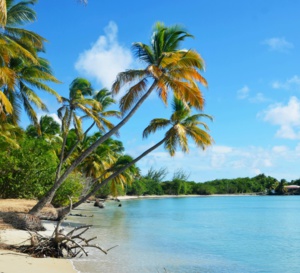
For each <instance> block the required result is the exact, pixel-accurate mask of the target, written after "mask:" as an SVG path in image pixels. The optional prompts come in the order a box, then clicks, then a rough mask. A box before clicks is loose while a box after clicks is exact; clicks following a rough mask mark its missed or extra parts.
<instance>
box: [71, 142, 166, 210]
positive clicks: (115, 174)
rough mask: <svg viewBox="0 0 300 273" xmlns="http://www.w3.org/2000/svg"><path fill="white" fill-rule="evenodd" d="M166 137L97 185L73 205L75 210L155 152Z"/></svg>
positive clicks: (95, 180)
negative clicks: (110, 182)
mask: <svg viewBox="0 0 300 273" xmlns="http://www.w3.org/2000/svg"><path fill="white" fill-rule="evenodd" d="M166 139H167V138H166V137H165V138H163V139H162V140H161V141H159V142H158V143H156V144H155V145H153V146H152V147H151V148H149V149H148V150H147V151H145V152H143V153H142V154H141V155H140V156H138V157H137V158H135V159H134V160H132V161H131V162H130V163H128V164H126V165H125V166H124V167H122V168H120V169H119V170H118V171H116V172H115V173H113V174H112V175H110V176H109V177H108V178H106V179H104V180H103V181H102V182H101V183H99V184H97V185H96V186H95V187H94V188H93V190H91V191H90V192H89V193H88V194H87V195H86V196H84V197H82V198H81V199H80V200H79V201H78V202H76V203H74V204H73V209H74V208H76V207H78V206H79V205H81V204H82V203H84V202H85V201H86V200H87V199H88V198H90V197H91V196H92V195H94V194H95V193H96V192H97V191H98V190H99V189H100V188H102V187H103V186H105V185H106V184H107V183H108V182H109V181H110V180H112V179H114V178H115V177H116V176H118V175H119V174H120V173H122V172H124V171H125V170H126V169H128V168H129V167H131V166H132V165H133V164H135V163H136V162H138V161H139V160H141V159H142V158H143V157H145V156H146V155H147V154H149V153H150V152H152V151H153V150H155V149H156V148H157V147H159V146H160V145H162V144H163V143H164V142H165V141H166ZM98 179H99V178H96V179H94V180H93V181H92V183H95V182H97V180H98Z"/></svg>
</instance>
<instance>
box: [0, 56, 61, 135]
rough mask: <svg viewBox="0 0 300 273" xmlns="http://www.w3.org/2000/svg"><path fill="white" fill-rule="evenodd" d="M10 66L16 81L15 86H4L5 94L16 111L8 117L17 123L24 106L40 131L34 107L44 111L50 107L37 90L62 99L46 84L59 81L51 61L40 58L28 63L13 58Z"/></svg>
mask: <svg viewBox="0 0 300 273" xmlns="http://www.w3.org/2000/svg"><path fill="white" fill-rule="evenodd" d="M10 67H11V68H12V69H13V71H14V73H15V83H14V86H13V88H11V87H8V86H6V87H4V88H3V94H4V95H5V96H6V97H7V98H8V100H9V101H10V103H11V105H12V107H13V110H14V111H13V113H12V114H10V115H7V119H8V120H9V121H10V122H12V123H13V124H17V123H18V122H19V120H20V112H21V109H22V108H23V109H24V110H25V112H26V113H27V115H28V117H29V119H30V120H31V121H32V122H33V123H34V125H35V126H36V127H37V130H38V132H39V133H40V128H39V123H38V117H37V114H36V111H35V109H34V108H35V107H36V108H38V109H41V110H43V111H48V109H47V106H46V105H45V104H44V103H43V101H42V100H41V98H40V97H39V96H38V94H37V93H36V91H35V90H42V91H45V92H47V93H50V94H52V95H54V96H56V98H57V99H58V101H60V100H61V97H60V96H59V95H58V94H57V93H56V92H55V91H54V90H53V89H52V88H50V87H49V86H48V85H47V84H45V82H47V81H49V82H54V83H58V82H59V81H58V80H57V79H56V78H55V77H54V76H53V75H52V71H51V68H50V65H49V62H48V61H47V60H45V59H43V58H38V64H26V61H25V60H24V59H22V58H13V59H11V61H10Z"/></svg>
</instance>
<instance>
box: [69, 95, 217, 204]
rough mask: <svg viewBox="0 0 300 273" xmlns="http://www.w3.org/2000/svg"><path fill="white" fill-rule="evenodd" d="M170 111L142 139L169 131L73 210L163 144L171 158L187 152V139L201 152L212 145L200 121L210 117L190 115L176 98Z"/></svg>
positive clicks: (189, 111) (97, 185)
mask: <svg viewBox="0 0 300 273" xmlns="http://www.w3.org/2000/svg"><path fill="white" fill-rule="evenodd" d="M172 109H173V114H172V115H171V118H170V119H164V118H159V119H153V120H152V121H151V122H150V124H149V126H147V127H146V129H145V130H144V132H143V137H145V138H147V137H148V136H149V135H150V134H152V133H155V132H156V131H158V130H160V129H164V128H166V127H168V126H170V129H169V130H168V131H167V132H166V133H165V135H164V137H163V138H162V139H161V140H160V141H159V142H158V143H156V144H155V145H153V146H152V147H151V148H149V149H148V150H147V151H145V152H144V153H142V154H141V155H140V156H138V157H137V158H135V159H134V160H132V161H131V162H129V163H128V164H126V165H124V166H122V167H121V168H118V169H117V170H115V172H113V173H112V174H111V175H110V176H109V177H107V178H106V179H104V180H102V181H101V183H98V184H95V186H94V188H93V189H92V190H91V191H90V192H89V193H88V194H87V195H86V196H84V197H83V198H82V199H81V200H79V201H78V202H76V203H75V204H74V205H73V208H75V207H77V206H79V205H80V204H82V203H83V202H85V201H86V200H87V199H88V198H89V197H91V196H92V195H94V194H95V193H96V192H97V191H98V190H99V189H100V188H101V187H103V186H105V185H106V184H107V183H109V182H110V181H111V180H112V179H114V178H115V177H117V176H118V175H120V174H121V173H122V172H124V171H125V170H126V169H127V168H129V167H131V166H132V165H133V164H135V163H136V162H138V161H139V160H141V159H142V158H143V157H145V156H146V155H147V154H149V153H150V152H152V151H153V150H155V149H157V148H158V147H159V146H161V145H163V144H164V148H165V149H166V150H167V151H168V152H169V154H170V155H171V156H174V155H175V153H176V150H177V148H178V147H179V148H181V150H182V151H183V152H184V153H187V152H189V147H188V140H189V139H191V140H193V142H194V143H195V144H196V146H197V147H199V148H201V149H203V150H204V149H205V148H206V147H207V146H210V145H212V143H213V140H212V138H211V136H210V135H209V134H208V132H207V131H208V129H209V128H208V126H207V124H206V123H204V122H203V121H202V120H201V119H202V118H208V119H209V120H212V117H211V116H210V115H207V114H203V113H200V114H194V115H191V108H190V105H186V104H185V103H184V102H182V101H181V100H178V99H177V98H174V100H173V104H172ZM99 178H100V177H98V178H96V179H94V180H93V182H94V183H95V182H96V181H97V180H99Z"/></svg>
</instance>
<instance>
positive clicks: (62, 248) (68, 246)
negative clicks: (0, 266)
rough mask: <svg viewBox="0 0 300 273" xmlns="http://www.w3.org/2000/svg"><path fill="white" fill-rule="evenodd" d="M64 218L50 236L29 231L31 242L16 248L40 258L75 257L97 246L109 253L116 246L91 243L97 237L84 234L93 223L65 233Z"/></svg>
mask: <svg viewBox="0 0 300 273" xmlns="http://www.w3.org/2000/svg"><path fill="white" fill-rule="evenodd" d="M71 207H72V202H71V204H70V209H71ZM70 209H69V212H70ZM66 216H67V215H66ZM64 219H65V217H64V218H63V219H61V220H60V221H59V222H58V223H57V226H56V228H55V230H54V232H53V234H52V235H51V236H50V237H47V236H43V235H41V234H40V233H38V232H37V231H28V232H29V233H30V235H31V237H30V241H31V244H30V245H22V246H19V247H17V248H16V250H18V251H20V252H23V253H27V254H29V255H31V256H34V257H39V258H43V257H53V258H74V257H81V256H83V255H85V256H88V251H87V248H96V249H99V250H100V251H101V252H103V253H104V254H107V253H108V251H109V250H111V249H113V248H114V247H116V246H114V247H111V248H109V249H103V248H101V247H100V246H99V245H97V244H91V242H92V241H93V240H95V239H96V238H97V237H93V238H89V239H87V238H85V237H84V234H85V233H86V232H87V231H88V230H89V229H90V228H91V225H84V226H78V227H75V228H73V229H72V230H70V231H69V232H68V233H65V232H64V230H63V229H61V227H60V226H61V223H62V222H63V221H64Z"/></svg>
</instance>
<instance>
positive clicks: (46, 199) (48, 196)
mask: <svg viewBox="0 0 300 273" xmlns="http://www.w3.org/2000/svg"><path fill="white" fill-rule="evenodd" d="M156 83H157V80H154V82H153V83H152V85H151V87H150V88H149V90H148V91H147V92H146V93H145V94H144V95H143V96H142V97H141V99H140V100H139V101H138V102H137V103H136V105H135V106H134V107H133V108H132V110H131V111H130V112H129V113H128V115H127V116H126V117H125V118H124V119H123V120H122V121H120V122H119V123H118V124H117V125H116V126H115V127H114V128H113V129H111V130H110V131H109V132H107V133H106V134H105V135H103V136H102V137H101V138H99V139H98V140H97V141H95V142H94V143H93V144H92V145H91V146H90V147H88V148H87V149H86V150H85V151H84V152H83V153H82V154H81V155H80V156H78V157H77V158H76V159H75V160H74V161H73V163H72V164H71V165H70V166H69V167H68V168H67V169H66V170H65V172H64V173H63V174H62V175H61V176H60V177H59V178H58V179H56V180H55V183H54V185H53V186H52V188H51V189H50V190H49V192H47V193H46V195H45V196H44V197H43V198H41V199H40V200H39V202H38V203H37V204H36V205H35V206H34V207H33V208H32V209H31V210H30V211H29V213H30V214H32V215H35V214H37V213H38V212H39V211H40V210H41V209H42V208H43V207H44V206H45V205H46V204H47V203H50V202H51V201H52V198H53V197H54V194H55V192H56V191H57V189H58V188H59V187H60V186H61V184H62V183H63V182H64V181H65V180H66V178H67V177H68V175H69V174H70V173H71V172H72V171H73V170H74V169H75V168H76V167H77V166H78V165H79V164H80V163H81V162H82V161H83V160H84V159H85V158H86V157H87V156H88V155H90V154H91V153H92V152H93V151H94V150H95V149H96V148H97V147H98V146H99V145H100V144H102V143H103V142H104V141H105V140H107V139H108V138H110V137H111V136H112V135H113V134H115V133H116V132H117V131H118V130H119V129H120V128H121V127H122V126H123V125H125V124H126V123H127V121H128V120H129V119H130V118H131V117H132V116H133V115H134V113H135V112H136V111H137V110H138V108H139V107H140V106H141V105H142V103H143V102H144V101H145V100H146V99H147V98H148V97H149V95H150V94H151V92H152V91H153V90H154V88H155V86H156Z"/></svg>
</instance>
